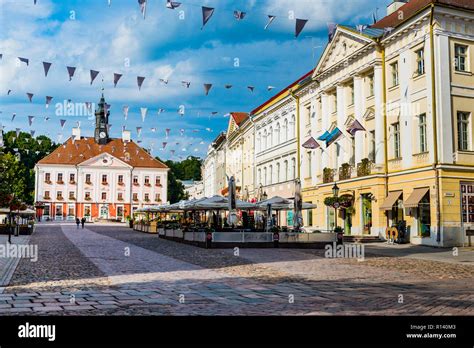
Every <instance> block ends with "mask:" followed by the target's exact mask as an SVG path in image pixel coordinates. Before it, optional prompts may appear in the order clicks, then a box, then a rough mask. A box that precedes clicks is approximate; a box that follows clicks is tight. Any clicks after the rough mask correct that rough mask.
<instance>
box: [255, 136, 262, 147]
mask: <svg viewBox="0 0 474 348" xmlns="http://www.w3.org/2000/svg"><path fill="white" fill-rule="evenodd" d="M256 145H257V146H256V148H257V152H260V151H262V132H259V133H258V135H257V144H256Z"/></svg>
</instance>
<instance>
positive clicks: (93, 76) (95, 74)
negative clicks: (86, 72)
mask: <svg viewBox="0 0 474 348" xmlns="http://www.w3.org/2000/svg"><path fill="white" fill-rule="evenodd" d="M97 75H99V71H97V70H91V85H92V82H94V80H95V78H96V77H97Z"/></svg>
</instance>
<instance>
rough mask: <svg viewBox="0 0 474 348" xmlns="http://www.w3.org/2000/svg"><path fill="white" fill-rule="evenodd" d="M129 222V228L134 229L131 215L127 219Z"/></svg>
mask: <svg viewBox="0 0 474 348" xmlns="http://www.w3.org/2000/svg"><path fill="white" fill-rule="evenodd" d="M125 219H126V220H127V222H128V227H130V228H133V219H132V217H131V216H130V215H127V217H126V218H125Z"/></svg>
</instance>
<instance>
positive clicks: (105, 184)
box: [101, 181, 109, 186]
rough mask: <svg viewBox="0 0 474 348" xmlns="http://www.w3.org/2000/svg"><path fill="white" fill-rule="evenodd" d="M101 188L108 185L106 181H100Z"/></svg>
mask: <svg viewBox="0 0 474 348" xmlns="http://www.w3.org/2000/svg"><path fill="white" fill-rule="evenodd" d="M101 184H102V186H107V185H108V184H109V183H108V182H107V181H102V183H101Z"/></svg>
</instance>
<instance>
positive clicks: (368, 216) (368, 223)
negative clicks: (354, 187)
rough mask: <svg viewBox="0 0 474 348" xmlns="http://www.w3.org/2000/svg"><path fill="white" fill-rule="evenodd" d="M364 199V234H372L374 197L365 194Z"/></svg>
mask: <svg viewBox="0 0 474 348" xmlns="http://www.w3.org/2000/svg"><path fill="white" fill-rule="evenodd" d="M361 197H362V225H363V228H364V230H363V233H364V234H370V231H371V229H372V195H371V194H367V193H366V194H363V195H361Z"/></svg>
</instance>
